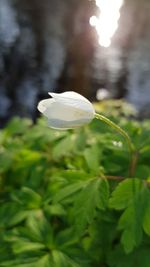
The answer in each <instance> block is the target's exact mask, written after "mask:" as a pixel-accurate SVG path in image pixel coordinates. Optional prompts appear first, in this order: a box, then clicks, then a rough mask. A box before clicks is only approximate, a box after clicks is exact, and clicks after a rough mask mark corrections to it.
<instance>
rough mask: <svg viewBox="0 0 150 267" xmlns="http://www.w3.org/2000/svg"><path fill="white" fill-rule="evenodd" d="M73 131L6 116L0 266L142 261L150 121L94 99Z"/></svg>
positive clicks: (0, 143)
mask: <svg viewBox="0 0 150 267" xmlns="http://www.w3.org/2000/svg"><path fill="white" fill-rule="evenodd" d="M96 109H97V110H98V111H99V112H101V114H104V115H107V117H108V118H110V119H111V120H112V121H114V122H115V123H116V124H117V125H119V126H120V127H121V128H122V129H124V130H125V131H126V132H127V133H128V135H129V136H130V138H131V140H132V142H133V145H134V148H135V149H134V153H133V154H132V155H131V153H130V151H129V148H128V143H127V142H126V140H125V139H124V136H122V135H120V134H119V133H118V132H116V131H115V129H113V128H110V127H109V126H108V125H106V124H105V123H103V122H102V121H99V120H96V119H93V121H92V122H91V123H90V124H89V125H87V126H83V127H80V128H77V129H74V130H67V131H58V130H52V129H50V128H48V127H47V124H46V121H45V119H44V118H40V119H38V120H37V122H36V123H35V124H33V123H32V121H30V120H29V119H21V118H14V119H12V120H11V121H10V122H9V123H8V124H7V125H6V127H5V128H4V129H2V130H1V131H0V267H135V266H136V267H150V121H149V120H144V121H142V122H139V121H138V120H136V119H134V118H133V117H134V116H133V110H132V108H131V107H130V106H129V105H128V104H126V103H124V102H121V101H106V102H104V103H102V104H96Z"/></svg>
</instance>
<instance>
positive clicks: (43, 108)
mask: <svg viewBox="0 0 150 267" xmlns="http://www.w3.org/2000/svg"><path fill="white" fill-rule="evenodd" d="M54 101H55V100H54V99H52V98H48V99H44V100H41V101H40V102H39V103H38V106H37V109H38V110H39V111H40V112H41V113H44V112H45V111H46V109H47V108H48V107H49V106H50V105H51V103H53V102H54Z"/></svg>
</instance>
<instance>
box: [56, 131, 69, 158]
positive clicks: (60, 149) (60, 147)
mask: <svg viewBox="0 0 150 267" xmlns="http://www.w3.org/2000/svg"><path fill="white" fill-rule="evenodd" d="M73 141H74V136H73V135H69V136H67V137H65V138H63V139H62V140H61V141H59V143H58V144H56V145H55V146H54V148H53V157H54V158H56V159H58V158H60V157H62V156H64V155H67V154H68V153H69V152H70V151H72V149H73V146H74V142H73Z"/></svg>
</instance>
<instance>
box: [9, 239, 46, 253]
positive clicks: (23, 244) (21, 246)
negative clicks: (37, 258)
mask: <svg viewBox="0 0 150 267" xmlns="http://www.w3.org/2000/svg"><path fill="white" fill-rule="evenodd" d="M12 248H13V251H14V253H16V254H18V253H23V252H26V251H33V250H36V251H37V250H41V249H44V248H45V245H44V244H41V243H35V242H34V243H33V242H29V241H26V240H21V239H18V240H17V241H16V242H14V244H13V246H12Z"/></svg>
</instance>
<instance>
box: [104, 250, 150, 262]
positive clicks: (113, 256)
mask: <svg viewBox="0 0 150 267" xmlns="http://www.w3.org/2000/svg"><path fill="white" fill-rule="evenodd" d="M149 263H150V253H149V247H148V246H147V247H146V246H145V247H139V248H138V249H135V250H134V251H133V252H132V253H130V254H125V253H124V251H123V249H122V248H121V246H118V247H117V248H115V249H114V250H112V252H111V253H110V254H109V258H108V264H109V265H108V266H110V267H135V266H136V267H149V266H150V265H149Z"/></svg>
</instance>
